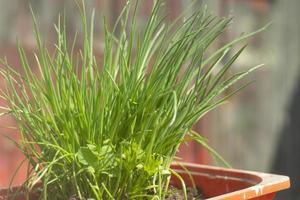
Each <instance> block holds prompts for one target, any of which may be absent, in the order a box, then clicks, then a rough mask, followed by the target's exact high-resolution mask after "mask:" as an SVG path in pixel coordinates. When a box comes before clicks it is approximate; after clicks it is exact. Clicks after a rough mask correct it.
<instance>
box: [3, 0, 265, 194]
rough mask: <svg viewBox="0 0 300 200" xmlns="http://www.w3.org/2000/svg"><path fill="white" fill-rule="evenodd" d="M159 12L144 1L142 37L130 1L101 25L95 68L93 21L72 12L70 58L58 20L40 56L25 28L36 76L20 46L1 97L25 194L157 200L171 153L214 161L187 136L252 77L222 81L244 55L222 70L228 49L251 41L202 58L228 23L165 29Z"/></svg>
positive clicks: (207, 20)
mask: <svg viewBox="0 0 300 200" xmlns="http://www.w3.org/2000/svg"><path fill="white" fill-rule="evenodd" d="M163 3H164V1H162V0H157V1H154V3H153V9H152V12H151V15H150V16H149V18H148V20H147V23H146V25H145V27H141V26H138V20H137V11H138V5H139V4H138V3H134V2H133V1H128V2H127V4H126V5H125V8H124V9H123V11H122V13H121V15H120V17H119V18H118V21H117V23H116V25H115V26H114V27H113V28H110V27H109V26H108V25H107V23H106V20H104V23H103V24H104V33H105V36H104V42H105V49H104V52H103V57H102V58H97V57H95V54H94V47H93V43H94V42H93V33H94V30H93V24H94V13H93V14H92V15H91V16H92V17H91V20H88V19H87V17H86V10H85V8H84V6H81V5H80V6H79V8H80V14H81V19H82V27H83V37H82V39H81V40H80V41H82V48H81V50H80V51H78V52H77V51H75V50H74V49H75V48H74V46H75V44H76V43H78V40H79V39H77V37H76V36H75V39H74V40H72V41H70V40H69V38H67V36H66V32H65V26H64V24H61V23H60V20H59V23H58V24H57V25H56V27H55V28H56V31H57V43H56V44H55V51H54V53H50V52H49V51H48V49H47V48H46V45H45V42H44V41H43V40H42V39H41V37H40V35H39V31H38V26H37V22H36V20H35V19H34V22H35V36H36V42H37V46H38V51H37V53H36V54H34V56H35V59H36V64H37V66H38V72H34V70H33V69H32V67H31V64H30V63H29V62H28V60H27V57H26V55H25V52H24V49H23V48H22V47H21V45H19V55H20V61H21V63H22V66H23V69H24V74H23V75H20V74H19V73H17V72H15V71H14V70H13V69H12V68H10V67H9V66H8V64H7V63H6V62H4V64H5V65H6V66H7V67H6V69H5V70H2V71H1V73H2V74H3V76H4V77H5V79H6V81H7V89H6V91H3V94H2V96H3V98H5V99H6V100H7V101H8V102H9V108H8V110H9V113H10V114H12V115H13V116H14V118H15V119H16V121H17V123H18V128H19V130H20V132H21V135H22V143H21V144H20V145H19V147H20V149H21V150H22V151H23V152H24V154H25V155H26V157H27V159H28V160H29V162H30V165H31V166H32V168H31V173H30V176H29V178H28V180H27V181H26V182H25V185H26V187H27V188H29V189H30V188H33V187H34V186H35V185H36V184H37V183H41V184H42V187H41V189H42V194H41V199H53V200H55V199H69V198H70V197H78V198H80V199H89V198H92V199H98V200H100V199H164V198H165V197H166V195H167V191H168V186H169V180H170V176H171V174H172V173H173V172H172V170H171V169H170V165H171V163H172V161H173V160H174V157H175V154H176V152H177V150H178V147H179V145H180V144H181V143H183V142H185V141H187V140H191V139H192V140H196V141H198V142H199V143H201V144H202V145H204V146H205V147H206V148H208V150H210V151H211V152H212V153H213V154H215V155H216V156H217V157H218V155H217V154H216V153H215V152H214V151H213V150H212V149H211V148H210V147H209V146H208V145H207V144H206V142H205V140H204V139H203V138H202V137H201V136H200V135H198V134H196V133H194V132H193V131H192V126H193V125H194V124H195V123H196V122H197V121H198V120H199V119H200V118H201V117H202V116H203V115H205V114H206V113H207V112H209V111H210V110H212V109H214V108H216V107H217V106H219V105H221V104H222V103H224V101H225V100H227V99H228V98H229V97H230V96H232V95H233V94H235V93H236V92H237V90H236V91H234V92H232V93H230V94H228V93H227V94H226V95H223V92H224V91H225V90H226V89H227V88H228V87H230V86H231V85H233V84H234V83H236V82H237V81H238V80H240V79H242V78H243V77H244V76H246V75H247V74H248V73H249V72H251V71H253V70H255V69H256V68H257V67H255V68H251V69H250V70H248V71H245V72H239V73H237V74H234V75H232V76H228V75H226V74H227V71H228V70H229V69H230V67H231V66H232V64H233V63H234V61H235V60H236V59H237V58H238V56H239V55H240V54H241V53H242V51H243V50H244V47H242V48H241V49H239V50H238V51H237V52H236V53H235V54H234V55H233V56H231V57H230V58H229V59H227V61H226V62H225V63H224V57H225V56H226V57H228V56H230V54H229V52H232V51H233V50H232V48H233V46H234V45H235V44H236V43H238V42H240V41H242V40H244V39H246V38H248V37H250V36H252V35H253V34H255V33H256V32H255V33H250V34H248V35H242V36H241V37H239V38H237V39H235V40H233V41H232V42H230V43H228V44H226V45H225V46H223V47H221V48H219V49H217V50H216V51H214V52H211V53H209V52H208V51H207V50H208V48H209V47H210V46H211V44H212V43H213V42H214V41H215V40H216V39H217V38H218V37H219V36H220V35H221V34H222V32H224V30H226V28H227V27H228V25H229V24H230V22H231V18H222V19H218V18H216V17H214V16H212V15H211V14H209V13H208V12H207V10H206V9H205V8H202V9H198V10H196V11H195V12H192V14H190V15H188V17H187V13H185V14H182V15H181V16H180V17H179V18H178V19H177V20H176V21H175V22H173V23H168V22H166V21H165V16H164V15H163V14H162V13H163V12H162V11H163ZM189 11H191V10H189ZM117 30H118V33H117ZM259 31H261V30H258V31H257V32H259ZM70 44H71V45H70ZM99 63H100V64H99ZM220 66H221V67H220ZM225 75H226V76H225ZM225 77H226V78H225ZM243 87H244V85H242V86H241V87H240V88H243ZM238 90H239V89H238ZM218 158H219V159H221V158H220V157H218Z"/></svg>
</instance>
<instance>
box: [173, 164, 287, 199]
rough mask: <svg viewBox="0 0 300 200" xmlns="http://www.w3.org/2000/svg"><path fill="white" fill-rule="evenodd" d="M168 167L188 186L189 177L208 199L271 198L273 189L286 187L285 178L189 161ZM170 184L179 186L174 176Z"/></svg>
mask: <svg viewBox="0 0 300 200" xmlns="http://www.w3.org/2000/svg"><path fill="white" fill-rule="evenodd" d="M172 168H173V169H174V170H175V171H176V172H177V173H179V174H180V176H181V177H182V178H183V180H184V181H185V184H186V185H187V186H190V187H192V185H193V184H192V180H191V178H190V176H192V177H193V180H194V182H195V185H196V187H197V189H198V190H199V191H200V193H201V194H202V195H204V198H205V199H209V200H244V199H251V200H271V199H273V198H274V197H275V195H276V193H277V192H279V191H281V190H285V189H288V188H289V187H290V180H289V177H286V176H280V175H274V174H266V173H259V172H252V171H243V170H236V169H225V168H220V167H212V166H207V165H198V164H191V163H179V164H173V166H172ZM187 170H188V172H187ZM171 184H172V185H173V186H175V187H177V188H180V187H181V186H182V185H181V182H180V180H179V179H178V178H176V177H172V179H171Z"/></svg>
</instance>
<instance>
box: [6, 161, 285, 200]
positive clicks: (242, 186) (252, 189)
mask: <svg viewBox="0 0 300 200" xmlns="http://www.w3.org/2000/svg"><path fill="white" fill-rule="evenodd" d="M182 166H184V167H182ZM172 168H173V169H174V170H176V171H177V172H178V173H179V174H180V176H181V177H182V178H183V179H184V181H185V184H186V185H187V186H190V187H192V181H191V178H190V175H192V177H193V180H194V182H195V184H196V186H197V188H198V189H199V190H200V192H201V194H203V195H204V197H205V198H206V199H210V200H240V199H241V200H242V199H244V200H245V199H252V200H270V199H273V198H274V196H275V194H276V192H278V191H281V190H284V189H287V188H289V187H290V180H289V178H288V177H286V176H279V175H274V174H265V173H259V172H250V171H243V170H235V169H225V168H219V167H211V166H207V165H198V164H191V163H180V164H173V165H172ZM186 170H188V171H189V172H187V171H186ZM171 184H172V185H173V186H175V187H177V188H180V187H181V182H180V180H179V179H178V178H176V177H172V179H171ZM17 190H18V188H17V187H16V188H13V191H17ZM36 197H37V195H31V197H30V198H29V199H30V200H34V199H37V198H36ZM7 199H10V198H8V197H7V190H5V189H4V190H0V200H7ZM16 200H25V198H24V194H22V192H21V194H19V195H18V196H17V198H16Z"/></svg>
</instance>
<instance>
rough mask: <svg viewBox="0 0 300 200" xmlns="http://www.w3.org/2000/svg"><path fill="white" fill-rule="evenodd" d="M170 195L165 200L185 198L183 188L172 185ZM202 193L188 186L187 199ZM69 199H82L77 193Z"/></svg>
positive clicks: (182, 199) (199, 199)
mask: <svg viewBox="0 0 300 200" xmlns="http://www.w3.org/2000/svg"><path fill="white" fill-rule="evenodd" d="M169 190H170V195H169V196H168V197H166V199H165V200H185V199H184V193H183V190H181V189H178V188H175V187H172V186H171V188H170V189H169ZM202 199H204V198H201V195H200V193H199V191H198V190H197V189H194V188H190V187H188V188H187V200H202ZM69 200H80V198H79V197H77V196H76V195H74V196H72V197H70V198H69Z"/></svg>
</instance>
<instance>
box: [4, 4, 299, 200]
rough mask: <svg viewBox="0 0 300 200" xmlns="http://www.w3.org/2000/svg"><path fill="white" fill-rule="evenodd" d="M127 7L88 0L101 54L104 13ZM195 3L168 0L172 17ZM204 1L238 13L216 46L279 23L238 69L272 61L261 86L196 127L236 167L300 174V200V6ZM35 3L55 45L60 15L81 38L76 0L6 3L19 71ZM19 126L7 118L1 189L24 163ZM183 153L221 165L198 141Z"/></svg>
mask: <svg viewBox="0 0 300 200" xmlns="http://www.w3.org/2000/svg"><path fill="white" fill-rule="evenodd" d="M124 2H125V1H124V0H86V5H87V7H88V8H96V10H97V14H96V19H98V20H96V30H95V31H96V33H95V37H96V38H95V46H96V48H97V49H98V52H99V54H101V50H102V48H103V43H102V40H101V38H102V36H103V34H102V25H101V24H102V21H101V16H106V17H107V19H108V20H109V22H110V23H113V22H114V21H115V20H116V18H117V16H118V15H119V13H120V10H121V8H122V5H123V4H124ZM142 2H143V3H142V4H141V11H142V12H141V23H142V22H143V20H145V19H146V16H147V14H149V12H150V10H151V2H152V1H148V0H142ZM189 2H190V1H187V0H167V5H166V9H167V12H169V13H170V16H169V18H170V19H173V18H175V17H176V16H177V15H178V14H179V13H180V12H181V10H182V9H184V8H185V7H187V6H188V4H189ZM197 3H198V4H199V6H201V5H208V7H209V9H210V10H211V12H212V13H213V14H215V15H218V16H228V15H233V16H234V21H233V24H232V26H231V28H230V29H229V30H228V31H226V32H225V33H224V35H223V37H222V38H221V39H219V40H218V41H217V44H216V47H218V46H221V45H222V44H224V43H225V42H226V41H230V40H232V39H233V38H234V37H236V36H238V35H240V34H241V33H243V32H251V31H253V30H256V29H258V28H260V27H262V26H264V25H265V24H267V23H268V22H270V21H272V22H273V23H272V25H271V26H270V27H269V28H268V29H267V30H266V31H265V32H263V33H261V34H259V35H256V36H255V37H253V38H251V39H250V40H248V44H249V45H248V48H247V49H246V51H245V52H244V54H242V56H241V57H240V58H239V59H238V61H237V62H236V63H235V66H234V70H241V69H246V68H249V67H251V66H254V65H257V64H260V63H264V64H265V67H264V68H263V69H261V70H259V71H258V72H256V73H255V74H253V75H252V77H250V79H255V80H256V81H255V83H254V84H252V85H251V86H249V87H248V88H247V89H245V90H243V91H242V92H241V93H240V94H239V95H238V96H236V97H234V98H232V99H231V100H230V101H229V102H228V103H227V104H226V105H224V106H223V107H221V108H219V109H217V110H215V111H213V112H211V113H210V114H208V115H207V116H205V118H204V119H203V120H201V122H199V124H197V125H196V127H195V129H196V130H197V131H198V132H199V133H201V134H203V135H205V136H206V137H208V138H209V141H210V144H211V146H213V147H214V148H215V149H216V150H217V151H218V152H220V154H221V155H222V156H223V157H224V158H225V159H226V160H227V161H228V162H229V163H231V165H232V166H233V167H234V168H242V169H248V170H255V171H264V172H276V173H281V174H286V175H290V176H292V183H294V188H295V189H292V190H290V192H289V193H286V194H285V195H286V196H285V197H284V199H300V196H299V192H297V189H296V188H297V187H298V185H300V184H299V183H298V181H297V180H298V179H299V180H300V175H299V173H300V172H298V171H300V166H299V165H300V164H299V163H300V135H299V134H298V132H300V131H298V130H299V129H298V123H297V117H300V111H299V106H298V104H297V100H298V99H299V103H300V97H299V96H300V94H299V93H300V92H298V91H297V90H299V88H300V86H299V88H298V85H300V84H299V82H300V81H298V74H299V64H300V62H299V61H300V56H299V55H300V40H299V36H300V34H299V33H300V21H299V19H300V13H299V8H300V1H299V0H288V1H287V0H197ZM29 4H31V5H32V7H33V10H34V12H35V13H36V15H37V17H38V19H39V20H38V21H39V23H40V26H41V30H42V35H43V36H44V37H45V38H46V39H47V41H48V42H49V44H51V41H53V40H54V39H55V35H54V28H53V24H54V23H55V22H56V21H57V16H58V13H61V12H63V11H64V12H65V13H66V16H67V18H66V19H67V30H68V34H70V35H73V34H74V32H75V31H76V30H77V29H79V28H80V20H79V15H78V12H77V11H76V5H75V4H74V1H73V0H43V1H41V0H0V57H1V58H3V57H7V60H8V62H9V63H10V65H12V66H14V67H15V68H18V66H19V60H18V56H17V49H16V38H18V39H19V40H21V41H22V43H23V45H24V46H25V49H26V50H27V51H28V52H30V51H33V50H34V49H35V42H34V36H33V34H32V18H31V14H30V9H29V6H28V5H29ZM0 67H3V66H0ZM0 88H4V80H3V79H0ZM0 105H1V106H4V105H5V102H4V101H3V100H0ZM13 126H14V122H13V120H12V119H11V118H10V117H9V116H2V117H1V118H0V187H5V186H7V185H8V184H9V180H10V178H11V177H12V175H13V173H14V169H16V168H17V166H18V165H19V163H20V162H22V159H23V157H22V155H21V153H20V152H19V151H18V150H17V149H16V147H15V146H14V144H13V142H11V141H9V140H8V139H7V138H6V137H5V136H9V137H12V138H13V139H16V140H18V131H17V130H16V129H14V128H12V127H13ZM299 126H300V124H299ZM299 128H300V127H299ZM298 150H299V151H298ZM179 154H180V155H181V156H182V157H183V159H184V160H186V161H191V162H198V163H212V162H213V160H212V159H210V158H209V157H208V156H207V153H206V152H205V151H203V150H202V149H201V148H200V147H199V146H197V145H195V144H191V145H190V146H189V147H187V146H184V147H182V148H181V150H180V153H179ZM297 169H298V170H297ZM24 176H25V171H24V170H23V169H22V170H21V171H20V172H19V173H18V175H17V176H16V178H15V180H14V184H19V183H21V182H22V180H23V179H24ZM299 187H300V186H299ZM297 195H298V196H297Z"/></svg>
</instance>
